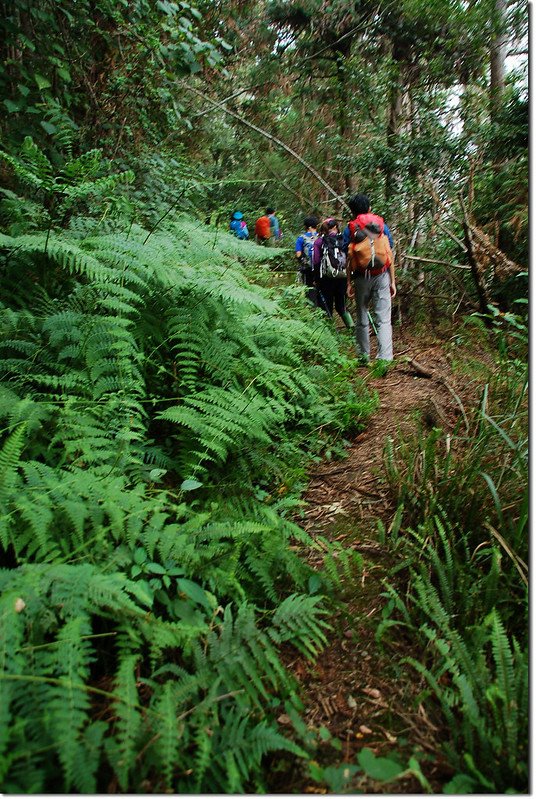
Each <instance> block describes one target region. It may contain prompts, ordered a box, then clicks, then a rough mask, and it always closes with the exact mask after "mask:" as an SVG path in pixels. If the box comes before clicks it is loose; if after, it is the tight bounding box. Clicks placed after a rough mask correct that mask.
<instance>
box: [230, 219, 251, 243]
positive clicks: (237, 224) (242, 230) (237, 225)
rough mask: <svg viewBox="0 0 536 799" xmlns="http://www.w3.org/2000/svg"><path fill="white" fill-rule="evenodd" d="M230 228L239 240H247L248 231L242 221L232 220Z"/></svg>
mask: <svg viewBox="0 0 536 799" xmlns="http://www.w3.org/2000/svg"><path fill="white" fill-rule="evenodd" d="M230 228H231V230H232V231H233V233H235V234H236V235H237V236H238V238H239V239H247V238H249V231H248V228H247V225H246V223H245V222H244V220H243V219H233V221H232V222H231V224H230Z"/></svg>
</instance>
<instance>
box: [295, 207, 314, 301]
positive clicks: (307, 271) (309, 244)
mask: <svg viewBox="0 0 536 799" xmlns="http://www.w3.org/2000/svg"><path fill="white" fill-rule="evenodd" d="M317 225H318V218H317V217H316V216H306V217H305V219H304V220H303V226H304V228H305V231H304V232H303V233H300V235H299V236H298V238H297V239H296V258H297V259H298V264H299V273H298V274H299V276H300V279H301V282H302V283H303V285H304V286H307V287H308V291H307V298H308V299H309V300H310V301H311V302H312V303H313V305H316V304H317V296H316V288H315V287H314V286H315V282H314V275H313V244H314V243H315V240H316V239H317V237H318V232H317V229H316V228H317Z"/></svg>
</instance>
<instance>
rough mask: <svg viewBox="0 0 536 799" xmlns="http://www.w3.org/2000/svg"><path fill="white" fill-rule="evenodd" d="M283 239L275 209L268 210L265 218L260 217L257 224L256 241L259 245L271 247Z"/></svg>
mask: <svg viewBox="0 0 536 799" xmlns="http://www.w3.org/2000/svg"><path fill="white" fill-rule="evenodd" d="M280 238H281V229H280V227H279V221H278V219H277V217H276V215H275V209H274V208H267V209H266V213H265V215H264V216H260V217H259V218H258V219H257V221H256V222H255V240H256V242H257V244H263V245H264V246H265V247H268V246H270V244H272V242H274V241H276V240H279V239H280Z"/></svg>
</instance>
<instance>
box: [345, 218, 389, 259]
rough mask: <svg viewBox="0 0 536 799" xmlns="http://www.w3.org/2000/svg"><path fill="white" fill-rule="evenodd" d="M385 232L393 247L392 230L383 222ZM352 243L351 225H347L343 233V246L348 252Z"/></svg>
mask: <svg viewBox="0 0 536 799" xmlns="http://www.w3.org/2000/svg"><path fill="white" fill-rule="evenodd" d="M383 232H384V233H385V235H386V236H387V238H388V239H389V244H390V245H391V249H393V247H394V244H393V237H392V235H391V231H390V230H389V228H388V227H387V225H386V223H385V222H384V223H383ZM349 244H350V225H346V227H345V228H344V231H343V234H342V247H343V250H344V252H348V245H349Z"/></svg>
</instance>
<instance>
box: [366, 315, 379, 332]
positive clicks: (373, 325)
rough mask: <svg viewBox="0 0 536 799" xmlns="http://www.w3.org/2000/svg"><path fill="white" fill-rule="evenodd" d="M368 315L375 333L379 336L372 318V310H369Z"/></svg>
mask: <svg viewBox="0 0 536 799" xmlns="http://www.w3.org/2000/svg"><path fill="white" fill-rule="evenodd" d="M367 316H368V318H369V322H370V324H371V325H372V329H373V330H374V334H375V335H376V336H377V335H378V331H377V330H376V325H375V324H374V319H373V318H372V314H371V313H370V311H367Z"/></svg>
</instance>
